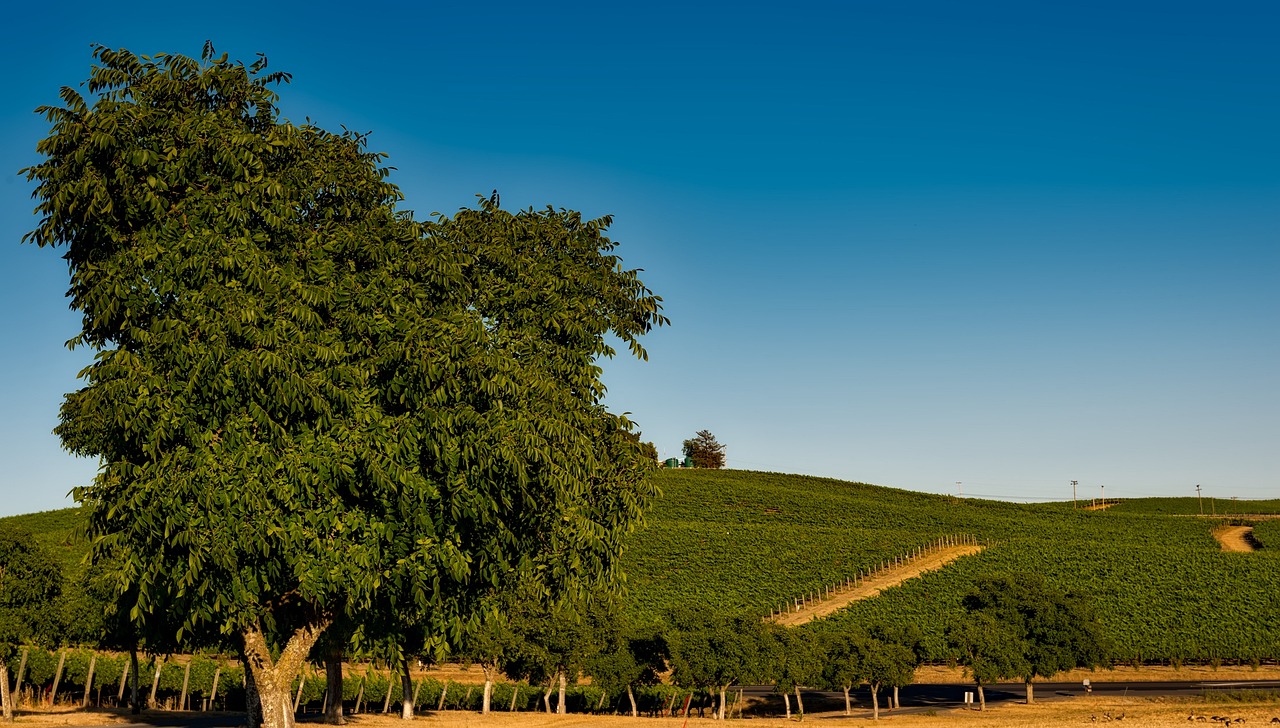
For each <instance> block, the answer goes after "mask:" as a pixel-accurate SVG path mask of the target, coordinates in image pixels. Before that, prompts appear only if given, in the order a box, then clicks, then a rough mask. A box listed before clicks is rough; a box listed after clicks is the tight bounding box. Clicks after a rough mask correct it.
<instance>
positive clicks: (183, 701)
mask: <svg viewBox="0 0 1280 728" xmlns="http://www.w3.org/2000/svg"><path fill="white" fill-rule="evenodd" d="M190 686H191V660H187V669H186V670H184V671H183V673H182V695H181V696H180V697H179V698H178V710H186V709H187V688H188V687H190Z"/></svg>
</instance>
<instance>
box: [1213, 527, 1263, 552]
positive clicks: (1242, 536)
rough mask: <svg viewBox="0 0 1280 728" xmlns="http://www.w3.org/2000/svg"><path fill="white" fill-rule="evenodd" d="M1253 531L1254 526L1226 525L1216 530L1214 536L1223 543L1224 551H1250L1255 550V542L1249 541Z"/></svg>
mask: <svg viewBox="0 0 1280 728" xmlns="http://www.w3.org/2000/svg"><path fill="white" fill-rule="evenodd" d="M1251 533H1253V526H1226V527H1223V528H1219V529H1217V530H1215V531H1214V532H1213V537H1214V538H1216V539H1218V543H1220V544H1222V550H1223V551H1236V552H1240V553H1249V552H1252V551H1253V544H1252V543H1250V542H1249V534H1251Z"/></svg>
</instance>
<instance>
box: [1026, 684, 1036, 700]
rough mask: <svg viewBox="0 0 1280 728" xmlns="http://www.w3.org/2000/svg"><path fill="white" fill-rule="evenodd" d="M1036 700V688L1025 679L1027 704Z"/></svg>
mask: <svg viewBox="0 0 1280 728" xmlns="http://www.w3.org/2000/svg"><path fill="white" fill-rule="evenodd" d="M1034 702H1036V689H1035V687H1034V686H1032V684H1031V681H1030V680H1028V681H1027V705H1031V704H1032V703H1034Z"/></svg>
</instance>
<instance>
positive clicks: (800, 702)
mask: <svg viewBox="0 0 1280 728" xmlns="http://www.w3.org/2000/svg"><path fill="white" fill-rule="evenodd" d="M795 689H796V710H797V711H799V712H800V720H804V701H803V700H801V699H800V686H799V685H797V686H796V688H795Z"/></svg>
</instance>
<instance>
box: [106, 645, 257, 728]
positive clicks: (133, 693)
mask: <svg viewBox="0 0 1280 728" xmlns="http://www.w3.org/2000/svg"><path fill="white" fill-rule="evenodd" d="M129 674H130V675H132V676H133V677H131V678H129V682H130V683H132V686H131V687H130V688H129V712H130V713H132V714H133V715H137V714H138V713H141V712H142V703H141V702H140V701H139V700H138V645H137V644H134V646H133V648H132V649H130V650H129ZM249 728H254V726H253V724H250V725H249Z"/></svg>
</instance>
